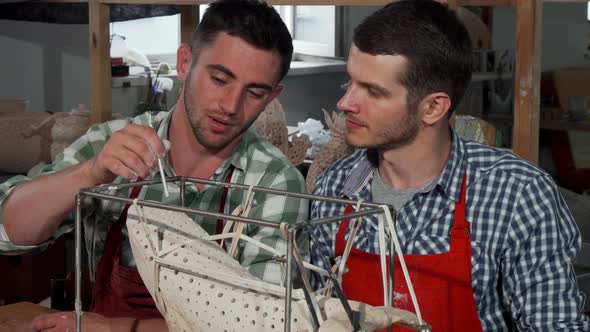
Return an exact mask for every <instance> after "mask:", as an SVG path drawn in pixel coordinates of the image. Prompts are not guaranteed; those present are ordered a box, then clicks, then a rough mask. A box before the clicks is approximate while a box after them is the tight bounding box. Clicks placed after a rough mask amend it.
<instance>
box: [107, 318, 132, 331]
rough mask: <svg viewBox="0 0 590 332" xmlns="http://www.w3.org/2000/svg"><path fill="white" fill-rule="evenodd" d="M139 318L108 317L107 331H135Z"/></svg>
mask: <svg viewBox="0 0 590 332" xmlns="http://www.w3.org/2000/svg"><path fill="white" fill-rule="evenodd" d="M137 325H139V319H137V318H110V319H109V332H136V331H137Z"/></svg>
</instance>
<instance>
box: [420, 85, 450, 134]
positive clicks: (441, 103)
mask: <svg viewBox="0 0 590 332" xmlns="http://www.w3.org/2000/svg"><path fill="white" fill-rule="evenodd" d="M418 108H419V110H420V115H421V119H422V122H423V123H424V124H426V125H427V126H432V125H434V124H436V123H437V122H439V121H440V120H441V119H443V118H446V116H447V114H448V112H449V109H450V108H451V98H450V97H449V95H448V94H446V93H444V92H436V93H431V94H429V95H428V96H426V97H424V99H422V101H421V102H420V105H419V106H418Z"/></svg>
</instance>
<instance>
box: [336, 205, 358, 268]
mask: <svg viewBox="0 0 590 332" xmlns="http://www.w3.org/2000/svg"><path fill="white" fill-rule="evenodd" d="M353 210H354V209H353V207H352V204H348V205H347V206H346V209H345V210H344V214H350V213H352V211H353ZM348 223H349V219H344V220H342V221H341V222H340V226H339V227H338V233H336V242H335V243H334V257H338V256H342V254H343V253H344V249H345V248H346V241H345V240H344V235H345V234H346V228H348Z"/></svg>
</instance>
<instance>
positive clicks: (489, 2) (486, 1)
mask: <svg viewBox="0 0 590 332" xmlns="http://www.w3.org/2000/svg"><path fill="white" fill-rule="evenodd" d="M455 1H457V2H458V3H459V6H465V7H466V6H482V7H493V6H512V5H514V1H515V0H455Z"/></svg>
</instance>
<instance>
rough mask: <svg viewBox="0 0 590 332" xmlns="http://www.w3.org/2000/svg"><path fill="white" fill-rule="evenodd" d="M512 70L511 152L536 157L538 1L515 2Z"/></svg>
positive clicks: (539, 51)
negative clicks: (512, 122) (514, 61)
mask: <svg viewBox="0 0 590 332" xmlns="http://www.w3.org/2000/svg"><path fill="white" fill-rule="evenodd" d="M515 5H516V49H515V52H516V67H515V72H514V127H513V133H512V149H513V151H514V152H515V153H516V154H517V155H518V156H520V157H521V158H523V159H526V160H528V161H530V162H533V163H537V162H538V158H539V121H540V112H539V106H540V79H541V25H542V9H543V3H542V1H541V0H516V3H515Z"/></svg>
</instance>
